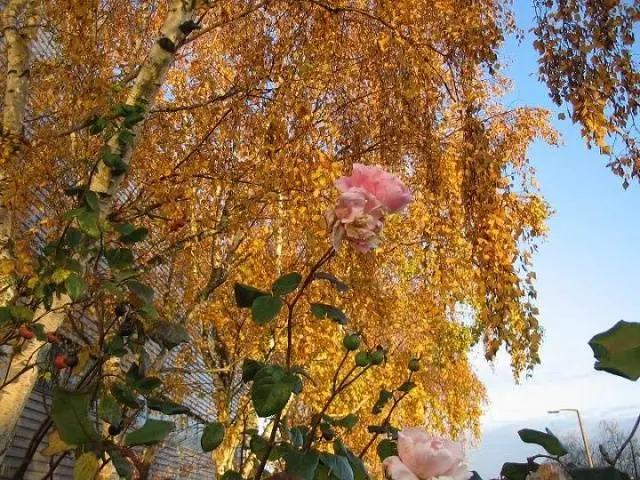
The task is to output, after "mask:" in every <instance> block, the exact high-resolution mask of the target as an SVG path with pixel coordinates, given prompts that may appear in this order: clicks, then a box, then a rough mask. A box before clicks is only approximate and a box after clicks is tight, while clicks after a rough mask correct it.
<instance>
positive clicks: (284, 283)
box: [271, 272, 302, 295]
mask: <svg viewBox="0 0 640 480" xmlns="http://www.w3.org/2000/svg"><path fill="white" fill-rule="evenodd" d="M301 281H302V275H300V274H299V273H298V272H293V273H287V274H286V275H282V276H281V277H280V278H279V279H278V280H276V281H275V282H274V283H273V286H272V287H271V290H272V291H273V294H274V295H288V294H289V293H291V292H293V291H294V290H295V289H296V288H298V285H300V282H301Z"/></svg>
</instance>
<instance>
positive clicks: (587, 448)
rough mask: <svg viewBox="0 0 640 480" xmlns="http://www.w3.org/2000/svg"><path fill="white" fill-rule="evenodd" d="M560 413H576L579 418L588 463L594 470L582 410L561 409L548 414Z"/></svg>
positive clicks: (550, 411)
mask: <svg viewBox="0 0 640 480" xmlns="http://www.w3.org/2000/svg"><path fill="white" fill-rule="evenodd" d="M560 412H575V413H576V415H577V416H578V425H579V426H580V433H581V434H582V442H583V443H584V452H585V453H586V454H587V463H588V464H589V468H593V460H592V459H591V450H590V449H589V441H588V440H587V432H585V431H584V425H582V417H581V416H580V410H578V409H577V408H559V409H558V410H549V412H548V413H560Z"/></svg>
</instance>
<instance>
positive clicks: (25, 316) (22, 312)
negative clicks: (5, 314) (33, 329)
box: [9, 305, 34, 323]
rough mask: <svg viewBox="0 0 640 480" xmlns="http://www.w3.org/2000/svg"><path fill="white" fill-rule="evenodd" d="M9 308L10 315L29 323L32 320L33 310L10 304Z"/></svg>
mask: <svg viewBox="0 0 640 480" xmlns="http://www.w3.org/2000/svg"><path fill="white" fill-rule="evenodd" d="M9 310H10V311H11V316H12V317H13V318H15V319H16V320H18V321H20V322H24V323H29V322H30V321H32V320H33V316H34V312H33V310H30V309H29V308H27V307H23V306H22V305H12V306H11V307H9Z"/></svg>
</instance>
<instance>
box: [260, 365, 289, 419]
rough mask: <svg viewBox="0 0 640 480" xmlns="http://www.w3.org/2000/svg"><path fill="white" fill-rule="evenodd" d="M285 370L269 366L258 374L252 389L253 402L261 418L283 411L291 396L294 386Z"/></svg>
mask: <svg viewBox="0 0 640 480" xmlns="http://www.w3.org/2000/svg"><path fill="white" fill-rule="evenodd" d="M286 376H287V375H286V374H285V372H284V370H283V369H282V368H280V367H278V366H271V365H270V366H267V367H264V368H262V369H260V370H259V371H258V373H256V376H255V378H254V379H253V385H252V387H251V400H252V402H253V406H254V408H255V409H256V413H257V414H258V416H260V417H270V416H271V415H275V414H276V413H278V412H279V411H281V410H282V409H283V408H284V407H285V405H286V404H287V402H288V401H289V397H290V396H291V387H292V384H291V382H290V381H288V380H286Z"/></svg>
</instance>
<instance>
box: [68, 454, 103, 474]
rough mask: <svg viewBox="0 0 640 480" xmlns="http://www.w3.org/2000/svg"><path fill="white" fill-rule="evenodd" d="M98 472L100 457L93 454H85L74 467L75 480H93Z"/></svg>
mask: <svg viewBox="0 0 640 480" xmlns="http://www.w3.org/2000/svg"><path fill="white" fill-rule="evenodd" d="M97 472H98V457H96V454H95V453H93V452H87V453H83V454H82V455H80V457H78V459H77V460H76V464H75V466H74V467H73V480H92V479H93V478H94V477H95V476H96V473H97Z"/></svg>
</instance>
